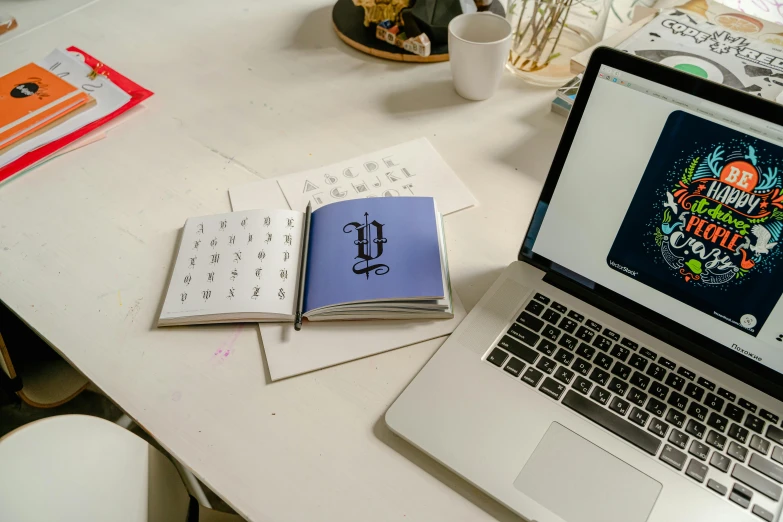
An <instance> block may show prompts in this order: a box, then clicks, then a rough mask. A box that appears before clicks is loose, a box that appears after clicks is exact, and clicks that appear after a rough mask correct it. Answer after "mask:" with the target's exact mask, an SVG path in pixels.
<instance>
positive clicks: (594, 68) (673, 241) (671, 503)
mask: <svg viewBox="0 0 783 522" xmlns="http://www.w3.org/2000/svg"><path fill="white" fill-rule="evenodd" d="M676 69H677V68H676V67H675V68H669V67H664V66H661V65H658V64H656V63H653V62H649V61H645V60H642V59H639V58H636V57H634V56H631V55H627V54H624V53H620V52H617V51H613V50H610V49H606V48H600V49H598V50H596V51H595V52H594V53H593V56H592V59H591V61H590V63H589V65H588V68H587V71H586V72H585V75H584V79H583V81H582V85H581V87H580V89H579V95H578V96H577V98H576V101H575V103H574V106H573V109H572V110H571V114H570V116H569V118H568V122H567V124H566V127H565V130H564V133H563V136H562V138H561V141H560V145H559V147H558V149H557V152H556V155H555V158H554V161H553V162H552V166H551V170H550V172H549V175H548V177H547V179H546V182H545V184H544V187H543V191H542V193H541V196H540V199H539V201H538V203H537V206H536V207H535V209H534V211H533V215H532V219H531V222H530V225H529V229H528V232H527V235H526V237H525V238H523V244H522V248H521V251H520V253H519V257H518V260H517V261H516V262H514V263H512V264H511V265H509V266H508V267H507V268H506V269H505V271H504V272H503V273H502V275H501V276H500V277H499V278H498V279H497V280H496V281H495V283H494V284H493V285H492V286H491V288H490V289H489V290H488V291H487V293H486V294H485V295H484V296H483V297H482V299H481V300H480V302H479V303H478V304H477V305H476V306H475V308H474V309H473V310H472V311H471V313H470V314H469V315H468V316H467V317H466V319H465V320H464V321H463V322H462V324H461V325H460V326H459V328H458V329H457V330H456V331H455V332H454V333H453V334H452V335H451V337H450V338H449V339H448V340H447V341H446V342H445V343H444V344H443V346H442V347H441V348H440V349H439V350H438V352H437V353H436V354H435V355H434V356H433V357H432V359H431V360H430V361H429V362H428V363H427V365H426V366H425V367H424V368H423V369H422V370H421V372H420V373H419V374H418V375H417V376H416V378H415V379H414V380H413V381H412V382H411V383H410V385H409V386H408V387H407V388H406V389H405V390H404V392H403V393H402V394H401V395H400V397H399V398H398V399H397V400H396V401H395V403H394V404H393V405H392V406H391V408H390V409H389V410H388V412H387V414H386V423H387V424H388V425H389V427H390V428H391V429H392V430H393V431H394V432H396V433H397V434H399V435H400V436H401V437H403V438H405V439H407V440H408V441H409V442H410V443H411V444H413V445H415V446H416V447H418V448H420V449H421V450H422V451H424V452H425V453H427V454H429V455H430V456H432V457H433V458H435V459H436V460H438V461H440V462H441V463H443V464H444V465H445V466H447V467H448V468H450V469H451V470H453V471H454V472H455V473H457V474H459V475H461V476H462V477H464V478H465V479H466V480H468V481H469V482H471V483H472V484H474V485H475V486H477V487H478V488H480V489H481V490H483V491H485V492H486V493H488V494H489V495H491V496H492V497H494V498H495V499H497V500H498V501H499V502H501V503H502V504H504V505H506V506H507V507H508V508H510V509H511V510H513V511H514V512H516V513H518V514H519V515H521V516H522V517H524V518H525V519H528V520H532V521H537V522H642V521H650V522H672V521H680V520H682V521H689V522H720V521H732V522H737V521H748V522H759V521H766V522H771V521H776V520H779V519H780V512H781V503H782V499H783V428H782V427H781V419H783V402H781V399H783V375H781V373H782V372H783V299H782V298H781V295H783V194H782V193H781V189H782V187H783V181H782V177H781V176H783V127H781V126H780V124H781V123H783V107H780V106H778V105H775V104H773V103H770V102H767V101H764V100H762V99H761V98H758V97H756V96H753V95H749V94H746V93H743V92H740V91H737V90H733V89H729V88H726V87H723V86H721V85H720V84H717V83H713V82H710V81H707V80H705V79H703V78H700V77H698V76H699V75H698V74H696V75H693V74H686V73H684V72H681V71H678V70H676ZM686 69H687V70H689V71H690V72H694V71H695V69H694V68H693V67H687V68H686ZM695 72H696V73H698V72H699V71H695ZM705 75H706V73H705ZM771 81H774V80H771Z"/></svg>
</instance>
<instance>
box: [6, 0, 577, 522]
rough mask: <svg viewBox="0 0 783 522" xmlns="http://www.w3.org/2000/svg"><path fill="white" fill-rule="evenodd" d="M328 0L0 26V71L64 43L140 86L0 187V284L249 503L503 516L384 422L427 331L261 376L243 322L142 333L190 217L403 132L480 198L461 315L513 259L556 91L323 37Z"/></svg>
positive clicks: (111, 0)
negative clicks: (132, 98) (372, 352)
mask: <svg viewBox="0 0 783 522" xmlns="http://www.w3.org/2000/svg"><path fill="white" fill-rule="evenodd" d="M44 3H45V2H41V1H39V2H36V4H37V5H39V6H40V5H41V4H44ZM331 3H332V2H331V0H263V1H252V0H235V1H232V2H218V1H208V0H202V1H195V0H193V1H188V2H186V1H184V0H171V1H168V2H161V1H159V0H136V1H133V2H127V1H122V0H100V1H97V2H93V3H89V4H88V5H87V6H86V7H84V8H82V9H80V10H77V11H75V12H72V13H70V14H67V15H65V16H59V17H58V18H56V19H55V20H52V21H50V22H49V23H46V24H44V25H42V26H40V27H38V28H33V29H32V30H27V31H26V32H24V31H20V33H18V35H8V38H5V39H4V40H3V41H2V42H0V70H2V71H8V70H11V69H13V68H16V67H18V66H21V65H23V64H25V63H28V62H30V61H33V60H35V59H37V58H39V57H41V56H44V55H45V54H47V53H48V52H49V51H50V50H51V49H53V48H54V47H58V46H61V47H66V46H68V45H76V46H78V47H81V48H83V49H84V50H86V51H87V52H89V53H91V54H93V55H95V56H96V57H98V58H99V59H100V60H103V61H105V62H106V63H108V64H110V65H112V66H113V67H115V68H117V69H118V70H120V71H122V72H123V73H124V74H126V75H127V76H129V77H130V78H132V79H134V80H136V81H137V82H139V83H140V84H142V85H144V86H145V87H147V88H149V89H151V90H153V91H154V92H155V96H153V97H152V98H150V99H149V100H147V101H146V102H145V104H144V105H145V107H144V108H143V109H141V110H137V111H134V113H133V115H132V116H130V117H129V118H127V120H126V121H125V122H124V124H123V125H121V126H119V127H117V128H115V129H113V130H112V131H111V132H110V133H109V135H108V137H107V138H106V139H104V140H102V141H99V142H97V143H94V144H92V145H89V146H88V147H86V148H83V149H80V150H77V151H75V152H72V153H70V154H67V155H65V156H63V157H60V158H57V159H55V160H53V161H51V162H49V163H47V164H45V165H43V166H41V167H39V168H38V169H36V170H34V171H32V172H30V173H27V174H26V175H24V176H22V177H19V178H17V179H14V180H12V181H10V182H9V183H6V184H4V185H2V186H0V299H2V300H3V301H4V302H5V303H7V304H8V305H9V306H10V307H11V308H12V309H13V310H14V311H15V312H16V313H18V314H19V315H20V316H21V317H22V318H23V319H24V320H25V321H27V322H28V323H29V324H30V325H31V326H32V327H33V328H34V329H35V330H37V331H38V332H39V333H40V334H41V335H42V336H43V337H45V338H46V339H47V340H48V341H49V342H50V343H51V344H52V345H53V346H54V347H55V348H56V349H57V350H59V351H60V352H61V353H62V354H63V356H65V357H66V358H67V359H68V360H69V361H70V362H71V363H72V364H73V365H75V366H76V367H77V368H78V369H79V370H81V371H82V372H83V373H84V374H85V375H86V376H87V377H89V378H90V379H92V380H93V381H94V382H95V383H96V384H97V385H98V386H99V387H100V388H101V389H103V390H104V391H105V392H106V393H107V394H108V395H109V396H110V397H112V398H113V399H114V400H115V401H116V402H117V403H118V404H119V405H120V406H121V407H122V408H123V409H125V410H126V411H127V412H128V413H129V414H130V415H131V416H132V417H133V418H134V419H136V420H137V421H138V423H139V424H141V425H142V426H143V427H144V428H145V429H146V430H148V431H149V432H150V433H151V434H152V435H153V436H154V437H155V438H156V439H157V440H158V441H160V443H161V444H162V445H163V446H164V447H166V448H167V449H168V450H169V451H170V452H171V453H172V454H174V455H175V456H176V457H177V458H178V459H180V460H181V461H182V462H184V463H185V464H186V465H187V466H189V467H190V468H192V469H193V471H194V472H195V474H196V475H197V476H199V477H200V478H202V479H203V480H204V482H206V483H207V484H208V485H209V486H210V487H211V488H213V489H214V490H215V491H216V492H217V493H218V494H220V495H221V496H222V497H223V498H224V499H225V500H226V501H227V502H228V503H229V504H230V505H232V506H233V507H234V508H235V509H236V510H237V511H238V512H240V513H241V514H243V515H244V516H245V517H246V518H248V519H250V520H254V521H308V522H311V521H316V520H317V521H339V522H346V521H362V522H366V521H370V520H371V521H382V520H396V521H401V520H410V521H416V520H420V521H427V522H432V521H438V520H448V521H451V522H453V521H460V520H464V521H480V520H491V519H497V520H503V521H507V520H518V519H517V518H516V517H514V516H513V515H512V514H511V513H510V512H508V511H506V510H505V509H504V508H503V507H501V506H500V505H499V504H497V503H495V502H494V501H492V500H490V499H489V498H488V497H486V496H484V495H483V494H482V493H480V492H479V491H477V490H476V489H474V488H473V487H472V486H470V485H468V484H467V483H465V482H464V481H462V480H461V479H459V478H458V477H457V476H456V475H454V474H452V473H451V472H450V471H448V470H446V469H445V468H444V467H442V466H440V465H439V464H436V463H435V462H434V461H432V460H430V459H429V458H428V457H426V456H424V455H423V454H421V453H419V452H418V451H417V450H415V449H414V448H412V447H411V446H409V445H407V444H406V443H405V442H404V441H402V440H400V439H398V438H397V437H396V436H394V435H393V434H392V433H391V432H390V431H389V430H388V428H386V426H385V424H384V422H383V415H384V413H385V411H386V409H387V408H388V406H389V405H390V404H391V403H392V402H393V401H394V399H395V398H396V397H397V395H398V394H399V393H400V392H401V391H402V390H403V389H404V387H405V386H406V385H407V384H408V383H409V382H410V380H411V379H412V378H413V377H414V376H415V375H416V373H417V371H418V370H419V369H420V368H421V367H422V366H423V365H424V363H425V362H426V361H427V360H428V358H429V357H430V356H431V355H432V353H433V352H434V351H435V350H436V349H437V348H438V346H439V345H440V344H441V342H442V339H441V340H435V341H431V342H427V343H422V344H419V345H415V346H411V347H408V348H403V349H400V350H396V351H392V352H389V353H386V354H382V355H378V356H375V357H370V358H367V359H363V360H360V361H356V362H352V363H349V364H344V365H341V366H337V367H334V368H330V369H327V370H323V371H318V372H315V373H311V374H309V375H304V376H300V377H295V378H291V379H288V380H284V381H281V382H277V383H274V384H270V383H269V380H268V372H267V371H266V368H265V361H264V356H263V351H262V349H261V347H260V342H259V334H258V330H257V328H255V327H254V326H253V325H245V326H235V325H226V326H212V327H190V328H171V329H157V328H155V321H156V318H157V316H158V313H159V309H160V306H161V300H162V297H163V290H164V287H165V284H166V280H167V277H168V274H169V268H170V266H171V263H172V261H173V255H174V248H175V241H176V238H177V234H178V230H179V229H180V227H181V226H182V225H183V223H184V221H185V219H186V218H187V217H189V216H193V215H199V214H209V213H218V212H227V211H229V210H230V206H229V201H228V195H227V190H228V188H229V187H232V186H234V185H238V184H242V183H246V182H250V181H253V180H255V179H257V178H267V177H272V176H277V175H280V174H285V173H288V172H295V171H298V170H302V169H308V168H313V167H316V166H318V165H323V164H328V163H332V162H334V161H338V160H341V159H344V158H348V157H351V156H355V155H358V154H361V153H365V152H368V151H372V150H375V149H379V148H383V147H386V146H389V145H393V144H396V143H399V142H402V141H405V140H407V139H409V138H413V137H418V136H426V137H428V138H429V139H430V140H431V141H432V143H433V144H434V145H435V147H436V148H437V149H438V150H439V151H440V153H441V154H442V155H443V156H444V158H445V159H446V161H447V162H448V163H449V164H450V165H451V166H452V167H453V168H454V169H455V170H456V172H457V173H458V174H459V176H460V177H461V178H462V179H463V180H464V181H465V183H466V184H467V185H468V187H469V188H470V190H472V191H473V194H475V196H476V197H477V199H478V200H479V202H480V205H479V206H478V207H476V208H473V209H469V210H465V211H462V212H458V213H456V214H453V215H450V216H448V217H447V218H446V228H447V237H448V247H449V260H450V262H451V269H452V281H453V283H454V287H455V288H456V291H457V292H458V293H459V294H460V295H461V296H462V299H463V300H464V302H465V305H466V306H467V307H468V309H470V308H471V307H472V306H473V305H474V304H475V303H476V302H477V301H478V299H479V298H480V297H481V295H482V293H483V292H484V291H485V290H486V288H488V287H489V285H490V284H491V283H492V281H493V280H494V279H495V278H496V277H497V276H498V275H499V273H500V271H501V270H502V269H503V268H504V267H505V266H506V265H507V264H508V263H509V262H511V261H513V260H514V259H515V258H516V255H517V250H518V248H519V246H520V243H521V240H522V235H523V233H524V231H525V229H526V227H527V223H528V220H529V217H530V214H531V213H532V209H533V205H534V203H535V201H536V200H537V196H538V192H539V191H540V188H541V184H542V181H543V179H544V177H545V176H546V173H547V170H548V167H549V163H550V161H551V158H552V156H553V154H554V150H555V147H556V145H557V141H558V139H559V136H560V133H561V130H562V127H563V124H564V121H565V120H564V119H563V118H562V117H561V116H558V115H555V114H552V113H550V109H549V104H550V101H551V99H552V97H553V91H552V90H548V89H538V88H533V87H528V86H526V85H525V84H523V83H521V82H519V81H518V80H516V79H514V78H512V77H510V76H508V75H507V76H506V77H505V78H504V80H503V83H502V86H501V89H500V91H499V93H498V94H497V95H496V96H495V97H494V98H493V99H491V100H489V101H487V102H482V103H473V102H467V101H464V100H462V99H461V98H459V97H458V96H457V95H456V94H455V93H454V91H453V89H452V86H451V75H450V71H449V64H448V63H445V64H435V65H408V64H398V63H392V62H387V61H383V60H379V59H375V58H372V57H369V56H365V55H363V54H360V53H358V52H356V51H354V50H353V49H350V48H349V47H347V46H346V45H344V44H342V43H341V42H340V41H339V40H338V39H337V37H336V36H335V34H334V33H333V31H332V26H331ZM16 5H20V4H19V3H17V2H5V3H0V10H3V11H8V12H11V13H12V14H13V8H14V6H16ZM229 347H230V348H231V351H230V352H231V355H230V356H228V357H222V356H218V355H216V352H217V350H218V349H220V348H224V349H225V348H229ZM224 353H225V350H224Z"/></svg>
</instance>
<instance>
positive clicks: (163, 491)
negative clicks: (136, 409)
mask: <svg viewBox="0 0 783 522" xmlns="http://www.w3.org/2000/svg"><path fill="white" fill-rule="evenodd" d="M0 520H8V521H14V522H40V521H47V522H48V521H52V522H55V521H64V522H72V521H73V522H106V521H112V522H195V521H197V520H198V521H199V522H229V521H230V522H239V521H241V520H242V519H241V518H240V517H238V516H236V515H228V514H225V513H219V512H216V511H212V510H209V509H204V508H199V506H198V503H197V502H196V501H195V500H194V499H193V498H192V497H190V495H188V492H187V490H186V489H185V486H184V484H183V483H182V480H181V479H180V476H179V473H178V472H177V469H176V468H175V467H174V465H173V464H172V463H171V461H170V460H169V459H168V458H167V457H166V456H165V455H163V454H162V453H161V452H159V451H158V450H157V449H155V448H153V447H152V446H150V445H149V444H148V443H147V442H146V441H144V440H143V439H141V438H139V437H137V436H136V435H134V434H133V433H130V432H129V431H127V430H125V429H123V428H121V427H119V426H117V425H116V424H113V423H111V422H109V421H107V420H103V419H100V418H97V417H90V416H86V415H61V416H57V417H49V418H47V419H42V420H39V421H36V422H31V423H30V424H26V425H24V426H22V427H21V428H18V429H16V430H14V431H12V432H11V433H9V434H8V435H6V436H5V437H3V438H1V439H0Z"/></svg>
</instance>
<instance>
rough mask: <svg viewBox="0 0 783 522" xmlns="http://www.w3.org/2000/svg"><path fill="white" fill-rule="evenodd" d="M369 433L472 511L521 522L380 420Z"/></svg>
mask: <svg viewBox="0 0 783 522" xmlns="http://www.w3.org/2000/svg"><path fill="white" fill-rule="evenodd" d="M372 431H373V434H374V435H375V436H376V437H377V438H378V439H379V440H380V441H381V442H383V443H384V444H386V445H387V446H389V447H390V448H391V449H393V450H394V451H396V452H397V453H399V454H400V455H402V456H403V457H405V458H406V459H408V460H409V461H410V462H412V463H413V464H415V465H417V466H418V467H420V468H421V469H422V470H424V471H426V472H427V473H429V474H430V475H431V476H433V477H435V478H436V479H438V480H439V481H441V482H442V483H443V484H445V485H446V486H448V487H449V488H451V489H452V490H453V491H455V492H456V493H458V494H460V495H462V497H464V498H465V499H466V500H468V501H470V502H472V503H473V504H474V505H475V506H476V507H478V508H480V509H482V510H483V511H484V512H485V513H487V514H488V515H489V516H491V517H492V518H494V519H495V520H498V521H499V522H525V520H524V519H523V518H522V517H519V516H517V515H516V514H514V513H512V512H511V511H509V510H508V509H507V508H506V507H504V506H503V505H501V504H500V503H499V502H497V501H496V500H494V499H493V498H491V497H489V496H487V495H486V494H485V493H483V492H482V491H480V490H479V489H478V488H476V487H475V486H473V485H471V484H469V483H468V482H467V481H465V480H464V479H462V478H460V477H459V476H458V475H457V474H455V473H454V472H452V471H450V470H449V469H447V468H446V467H444V466H443V465H441V464H440V463H438V462H437V461H435V460H433V459H432V458H430V457H429V456H428V455H426V454H424V453H422V452H421V451H419V450H418V449H416V448H414V447H413V446H411V445H410V444H408V443H407V442H406V441H404V440H403V439H401V438H400V437H398V436H397V435H395V434H394V433H393V432H392V431H391V430H390V429H389V427H388V426H386V423H385V422H384V421H383V419H382V418H381V419H378V421H377V422H376V423H375V425H374V426H373V429H372Z"/></svg>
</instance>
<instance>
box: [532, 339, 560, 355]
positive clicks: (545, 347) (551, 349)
mask: <svg viewBox="0 0 783 522" xmlns="http://www.w3.org/2000/svg"><path fill="white" fill-rule="evenodd" d="M536 350H538V351H539V352H541V353H543V354H546V355H552V354H553V353H555V350H557V345H556V344H555V343H553V342H552V341H549V340H547V339H541V342H540V343H538V348H536Z"/></svg>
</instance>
